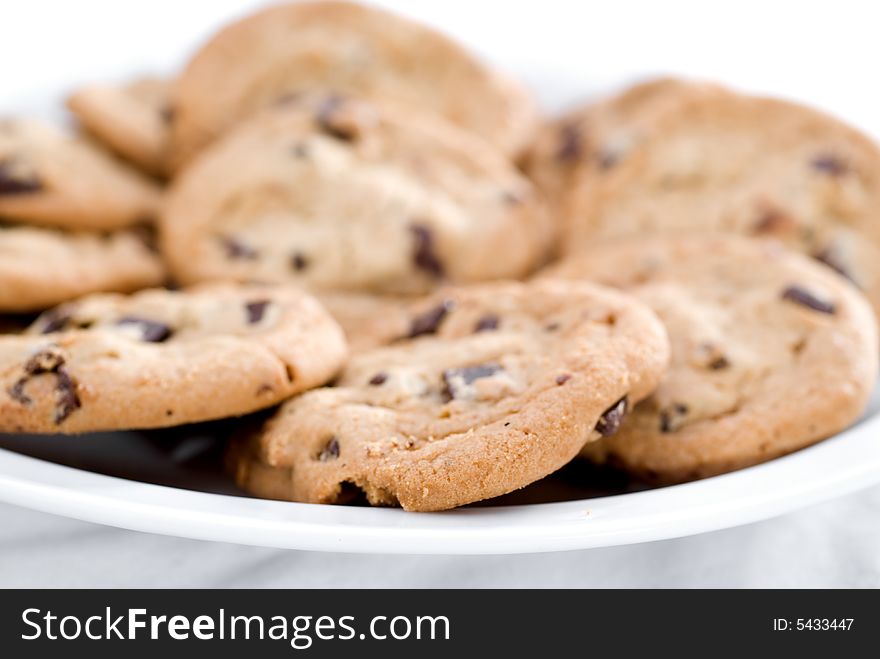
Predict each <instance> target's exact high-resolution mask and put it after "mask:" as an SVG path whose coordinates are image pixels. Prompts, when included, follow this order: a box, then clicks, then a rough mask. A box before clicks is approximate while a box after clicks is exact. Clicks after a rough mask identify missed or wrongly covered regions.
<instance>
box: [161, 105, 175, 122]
mask: <svg viewBox="0 0 880 659" xmlns="http://www.w3.org/2000/svg"><path fill="white" fill-rule="evenodd" d="M159 118H160V119H162V122H163V123H164V124H166V125H168V124H170V123H171V122H172V121H174V107H173V106H171V105H167V104H166V105H163V106H162V107H161V108H159Z"/></svg>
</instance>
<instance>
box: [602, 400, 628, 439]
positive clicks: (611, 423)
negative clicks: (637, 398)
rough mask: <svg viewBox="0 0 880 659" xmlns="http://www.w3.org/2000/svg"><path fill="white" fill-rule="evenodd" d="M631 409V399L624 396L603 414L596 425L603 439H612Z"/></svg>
mask: <svg viewBox="0 0 880 659" xmlns="http://www.w3.org/2000/svg"><path fill="white" fill-rule="evenodd" d="M628 408H629V398H628V397H627V396H624V397H623V398H621V399H620V400H619V401H617V402H616V403H614V405H612V406H611V407H609V408H608V409H607V410H605V411H604V412H603V413H602V416H600V417H599V421H598V422H597V423H596V432H598V433H599V434H600V435H602V437H610V436H611V435H613V434H614V433H616V432H617V430H618V429H619V428H620V424H621V422H622V421H623V417H624V416H626V412H627V409H628Z"/></svg>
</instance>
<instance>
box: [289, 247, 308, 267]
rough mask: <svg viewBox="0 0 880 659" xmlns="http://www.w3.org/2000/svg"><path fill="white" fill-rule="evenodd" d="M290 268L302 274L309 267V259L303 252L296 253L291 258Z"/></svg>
mask: <svg viewBox="0 0 880 659" xmlns="http://www.w3.org/2000/svg"><path fill="white" fill-rule="evenodd" d="M290 266H291V267H292V268H293V269H294V270H296V271H297V272H302V271H303V270H305V269H306V268H308V267H309V259H308V258H307V257H306V255H305V254H303V253H302V252H295V253H294V254H293V256H291V257H290Z"/></svg>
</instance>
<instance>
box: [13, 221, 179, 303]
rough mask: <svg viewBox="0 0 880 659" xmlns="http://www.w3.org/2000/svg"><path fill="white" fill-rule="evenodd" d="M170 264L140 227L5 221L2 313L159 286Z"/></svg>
mask: <svg viewBox="0 0 880 659" xmlns="http://www.w3.org/2000/svg"><path fill="white" fill-rule="evenodd" d="M163 280H164V268H163V266H162V263H161V261H160V260H159V257H158V255H156V254H155V253H154V252H153V251H151V250H150V248H149V246H148V245H147V244H146V243H145V242H144V238H143V236H141V235H140V234H139V233H138V232H136V231H114V232H111V233H108V234H101V233H96V232H89V231H59V230H57V229H46V228H41V227H29V226H21V225H9V224H2V223H0V312H6V313H8V312H25V311H38V310H42V309H46V308H48V307H52V306H55V305H56V304H60V303H61V302H64V301H66V300H71V299H73V298H75V297H80V296H82V295H86V294H88V293H96V292H99V291H113V292H122V293H127V292H131V291H135V290H138V289H140V288H147V287H150V286H158V285H159V284H161V283H162V281H163Z"/></svg>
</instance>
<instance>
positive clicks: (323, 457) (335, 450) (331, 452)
mask: <svg viewBox="0 0 880 659" xmlns="http://www.w3.org/2000/svg"><path fill="white" fill-rule="evenodd" d="M338 457H339V440H338V439H336V438H335V437H331V438H330V439H329V441H328V442H327V444H325V445H324V448H323V449H321V452H320V453H319V454H318V460H319V461H320V462H327V461H328V460H335V459H336V458H338Z"/></svg>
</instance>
